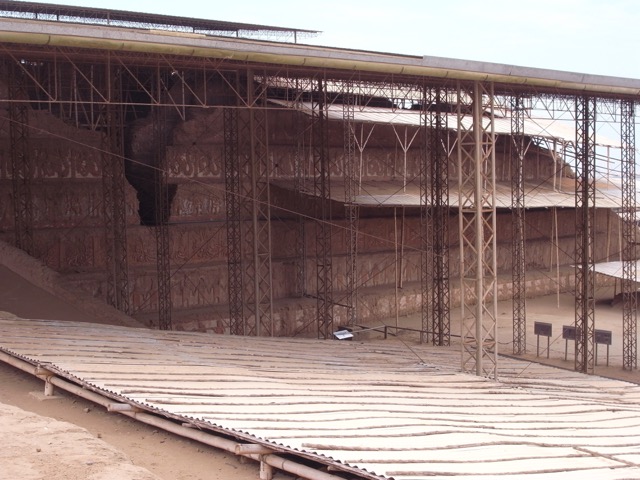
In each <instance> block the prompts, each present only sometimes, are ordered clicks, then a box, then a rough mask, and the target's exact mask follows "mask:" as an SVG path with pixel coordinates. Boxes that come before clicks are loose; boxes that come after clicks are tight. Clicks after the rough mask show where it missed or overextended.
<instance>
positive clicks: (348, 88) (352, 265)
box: [342, 81, 359, 325]
mask: <svg viewBox="0 0 640 480" xmlns="http://www.w3.org/2000/svg"><path fill="white" fill-rule="evenodd" d="M342 88H343V90H342V99H343V100H342V101H343V104H342V116H343V122H344V124H343V130H344V202H345V222H346V225H345V227H346V229H347V234H346V240H347V259H346V260H347V266H346V302H345V303H346V306H347V324H348V325H355V323H356V320H357V318H358V316H357V315H358V215H359V208H358V205H357V203H356V196H357V194H358V181H357V178H358V177H357V164H356V142H355V126H354V115H355V103H356V97H355V94H354V92H353V83H352V82H349V81H345V82H344V83H343V85H342Z"/></svg>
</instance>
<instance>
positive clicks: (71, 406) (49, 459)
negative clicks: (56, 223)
mask: <svg viewBox="0 0 640 480" xmlns="http://www.w3.org/2000/svg"><path fill="white" fill-rule="evenodd" d="M612 297H613V291H612V290H611V289H604V290H599V291H598V303H597V310H596V323H597V328H601V329H607V330H611V331H612V333H613V345H612V346H611V349H610V352H609V363H610V366H609V367H606V366H604V363H605V362H606V347H604V346H603V347H600V349H599V366H598V367H597V369H596V373H597V374H599V375H604V376H608V377H612V378H619V379H623V380H628V381H632V382H636V383H640V374H639V373H638V371H637V370H635V371H632V372H625V371H623V370H622V369H621V362H622V307H621V306H620V305H618V306H611V305H609V301H610V300H611V298H612ZM0 310H5V311H9V312H12V313H13V314H16V315H18V316H21V317H25V318H44V319H61V318H62V319H69V320H74V321H91V319H90V318H88V317H87V315H86V314H84V313H83V312H82V311H80V310H78V309H77V308H76V307H74V306H73V305H70V304H68V303H65V302H64V301H61V300H60V299H57V298H55V297H53V296H52V295H49V294H48V293H46V292H45V291H42V290H41V289H38V288H37V287H34V286H33V285H30V284H29V283H28V282H26V281H25V280H24V279H22V278H21V277H19V276H17V275H15V274H13V273H11V272H10V271H8V270H7V269H6V268H4V267H2V266H0ZM573 312H574V305H573V299H572V297H571V295H567V294H564V295H561V296H560V297H559V299H558V298H557V297H556V296H555V295H552V296H548V297H541V298H536V299H531V300H529V301H528V317H527V322H528V332H527V343H528V354H527V355H526V356H525V359H527V360H530V361H541V362H544V363H550V364H554V365H556V366H560V367H563V368H569V369H573V355H572V352H573V350H572V349H573V345H572V344H571V343H570V344H569V352H568V353H569V354H568V360H567V361H565V360H564V354H565V342H564V340H562V325H568V324H571V322H572V321H573V317H574V313H573ZM511 315H512V314H511V303H510V302H501V303H500V304H499V305H498V320H499V340H500V350H501V353H505V354H509V353H511V350H512V327H511ZM451 316H452V322H451V325H452V334H453V335H456V334H458V333H459V328H458V324H459V317H460V311H459V310H453V311H452V314H451ZM536 321H542V322H548V323H552V325H553V336H552V337H551V339H550V344H551V348H550V351H549V359H547V358H546V355H547V351H546V345H547V343H546V338H541V339H540V345H541V349H540V357H536V337H535V336H534V335H533V324H534V322H536ZM395 322H396V319H388V320H386V323H388V324H391V325H393V324H395ZM420 322H421V320H420V316H419V315H414V316H410V317H400V318H399V319H398V324H399V325H400V326H407V327H414V328H415V327H418V326H419V324H420ZM414 340H415V339H413V338H412V337H411V336H410V335H403V336H401V338H400V341H406V342H407V343H408V344H409V343H410V342H412V341H414ZM390 341H399V340H390ZM453 341H454V342H455V341H456V339H455V337H454V338H453ZM42 391H43V383H42V382H41V381H40V380H38V379H36V378H34V377H32V376H30V375H27V374H24V373H23V372H20V371H19V370H16V369H14V368H12V367H10V366H7V365H6V364H4V363H1V362H0V432H2V437H3V450H2V452H0V479H7V480H13V479H43V478H48V479H49V478H52V479H72V480H73V479H95V480H106V479H114V480H116V479H117V480H121V479H123V480H126V479H136V480H147V479H165V480H171V479H191V480H199V479H202V480H204V479H207V480H231V479H254V478H259V471H258V466H257V464H256V463H253V462H249V463H241V462H240V461H239V460H238V458H236V457H235V456H233V455H231V454H227V453H225V452H221V451H218V450H215V449H213V448H210V447H207V446H204V445H201V444H199V443H196V442H192V441H189V440H186V439H183V438H181V437H178V436H174V435H172V434H169V433H165V432H164V431H159V430H157V429H154V428H153V427H149V426H146V425H144V424H140V423H138V422H135V421H134V420H131V419H129V418H127V417H124V416H120V415H117V414H109V413H106V411H105V410H104V408H102V407H100V406H96V405H94V404H92V403H90V402H88V401H85V400H83V399H80V398H77V397H74V396H72V395H70V394H66V393H65V392H61V391H59V390H58V391H57V392H56V396H55V397H54V398H53V399H49V398H44V397H43V395H42ZM275 478H276V479H277V480H291V479H292V478H293V477H290V476H287V475H285V474H283V473H277V474H276V476H275Z"/></svg>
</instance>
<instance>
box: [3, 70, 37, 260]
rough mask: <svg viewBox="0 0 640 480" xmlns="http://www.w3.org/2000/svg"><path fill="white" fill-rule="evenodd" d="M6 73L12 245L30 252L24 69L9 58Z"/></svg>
mask: <svg viewBox="0 0 640 480" xmlns="http://www.w3.org/2000/svg"><path fill="white" fill-rule="evenodd" d="M6 73H7V76H6V80H7V89H8V92H7V93H8V98H9V149H10V156H11V180H12V187H13V191H12V196H13V217H14V228H15V245H16V247H18V248H20V249H22V250H24V251H25V252H27V253H28V254H31V255H33V254H34V243H33V199H32V197H31V182H32V181H33V165H32V161H31V153H30V145H29V108H30V107H29V104H28V103H26V100H27V98H28V97H27V92H26V85H25V81H26V79H25V76H26V72H24V71H23V69H22V67H21V66H20V65H19V64H17V63H16V62H13V61H9V62H8V64H7V65H6Z"/></svg>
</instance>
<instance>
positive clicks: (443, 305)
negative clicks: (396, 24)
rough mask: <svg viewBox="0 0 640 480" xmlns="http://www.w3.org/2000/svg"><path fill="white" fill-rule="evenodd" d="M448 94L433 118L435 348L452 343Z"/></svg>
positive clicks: (437, 96)
mask: <svg viewBox="0 0 640 480" xmlns="http://www.w3.org/2000/svg"><path fill="white" fill-rule="evenodd" d="M447 93H448V92H447V90H445V89H443V88H436V89H434V90H433V94H434V98H433V102H432V103H431V106H432V108H433V111H432V112H431V114H430V115H429V118H430V122H429V123H430V129H429V133H430V139H429V140H430V141H429V151H430V162H429V165H430V167H431V195H430V196H431V210H432V211H433V221H432V227H433V228H432V235H433V240H432V242H431V244H432V247H433V251H432V256H431V259H432V262H433V264H432V265H433V266H432V268H431V271H432V272H433V296H432V302H433V306H432V309H431V312H432V315H433V317H432V322H431V331H432V332H433V344H434V345H439V346H447V345H449V344H450V342H451V325H450V321H451V320H450V298H449V155H448V152H447V138H448V130H447V117H446V115H445V107H446V103H447Z"/></svg>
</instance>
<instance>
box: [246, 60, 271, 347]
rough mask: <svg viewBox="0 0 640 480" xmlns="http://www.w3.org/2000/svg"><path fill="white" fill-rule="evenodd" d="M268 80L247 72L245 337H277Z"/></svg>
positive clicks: (249, 71)
mask: <svg viewBox="0 0 640 480" xmlns="http://www.w3.org/2000/svg"><path fill="white" fill-rule="evenodd" d="M266 88H267V86H266V78H265V77H264V76H263V78H262V81H260V80H257V79H256V78H255V77H254V72H253V70H251V69H249V70H247V77H246V85H245V87H244V92H243V94H242V95H243V96H244V99H243V100H244V102H245V108H244V112H242V114H243V117H242V122H241V135H240V136H241V138H242V143H243V144H244V145H245V151H244V152H243V154H242V155H241V160H243V165H242V166H241V167H242V168H241V172H243V173H244V174H246V175H248V179H247V180H248V181H246V182H241V185H243V187H244V190H243V193H242V195H241V196H242V201H241V205H242V208H243V210H244V213H245V214H246V215H247V218H248V223H247V224H246V225H245V227H246V228H245V230H244V235H243V237H244V246H245V249H246V255H245V256H244V257H243V258H244V259H245V260H246V262H245V277H244V282H243V283H244V287H245V295H246V297H245V308H246V315H245V319H244V321H245V326H244V334H245V335H261V336H269V335H275V334H276V331H275V330H276V328H275V324H274V317H273V298H272V297H273V294H272V272H271V213H270V209H271V198H270V188H269V179H270V162H269V153H268V141H267V138H268V137H267V111H266V101H267V100H266Z"/></svg>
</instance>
